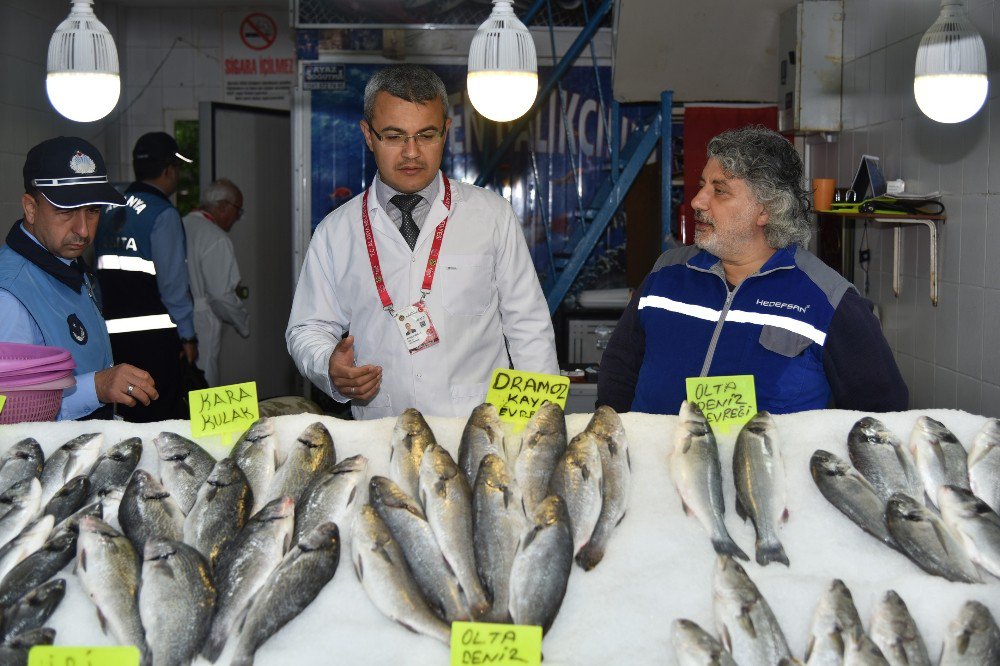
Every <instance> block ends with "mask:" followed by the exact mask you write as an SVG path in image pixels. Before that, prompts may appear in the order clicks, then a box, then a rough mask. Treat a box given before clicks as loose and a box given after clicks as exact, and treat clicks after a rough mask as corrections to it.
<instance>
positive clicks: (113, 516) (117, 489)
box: [97, 484, 180, 530]
mask: <svg viewBox="0 0 1000 666" xmlns="http://www.w3.org/2000/svg"><path fill="white" fill-rule="evenodd" d="M126 485H127V484H126ZM124 496H125V486H111V487H109V488H105V489H104V490H102V491H100V492H99V493H97V501H98V503H100V505H101V516H100V517H101V518H103V519H104V520H106V521H108V525H111V526H112V527H114V528H115V529H116V530H120V529H121V528H122V526H121V522H119V520H118V509H120V508H121V505H122V497H124ZM177 508H178V509H180V507H177Z"/></svg>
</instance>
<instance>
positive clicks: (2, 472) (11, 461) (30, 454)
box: [0, 437, 45, 493]
mask: <svg viewBox="0 0 1000 666" xmlns="http://www.w3.org/2000/svg"><path fill="white" fill-rule="evenodd" d="M44 466H45V454H43V453H42V447H41V446H39V445H38V442H36V441H35V440H34V438H32V437H28V438H27V439H22V440H21V441H19V442H17V443H15V444H13V445H11V447H10V448H9V449H7V451H5V452H4V454H3V456H2V457H0V493H3V492H5V491H6V490H7V489H8V488H10V487H11V486H12V485H14V484H15V483H17V482H18V481H23V480H24V479H30V478H31V477H35V478H38V477H39V476H41V474H42V468H43V467H44Z"/></svg>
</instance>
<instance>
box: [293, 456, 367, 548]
mask: <svg viewBox="0 0 1000 666" xmlns="http://www.w3.org/2000/svg"><path fill="white" fill-rule="evenodd" d="M367 476H368V458H365V457H364V456H362V455H357V456H351V457H350V458H345V459H343V460H341V461H340V462H339V463H337V464H336V466H334V468H333V469H331V470H330V471H329V472H322V473H321V474H319V475H317V476H316V478H314V479H313V480H312V482H311V483H310V484H309V486H308V487H307V488H306V490H305V492H304V493H302V497H301V499H300V501H299V502H298V503H297V504H296V505H295V534H294V535H293V537H292V544H293V545H294V544H295V543H298V541H299V539H301V538H302V537H303V536H305V534H306V533H307V532H311V531H312V530H313V528H316V527H318V526H319V525H321V524H322V523H334V524H336V525H337V527H338V528H339V529H340V538H341V539H342V540H347V539H348V538H350V535H351V525H352V524H353V523H354V515H355V514H356V513H357V510H358V506H359V505H360V504H361V503H362V502H363V501H364V500H363V499H362V497H363V496H364V483H365V480H366V478H367Z"/></svg>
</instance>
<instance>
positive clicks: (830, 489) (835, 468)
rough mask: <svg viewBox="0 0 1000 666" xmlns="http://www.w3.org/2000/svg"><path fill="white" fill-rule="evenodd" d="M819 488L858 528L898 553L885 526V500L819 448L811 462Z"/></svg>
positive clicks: (831, 455) (868, 484) (865, 481)
mask: <svg viewBox="0 0 1000 666" xmlns="http://www.w3.org/2000/svg"><path fill="white" fill-rule="evenodd" d="M809 471H810V472H811V473H812V478H813V481H815V482H816V487H817V488H819V491H820V492H821V493H823V497H825V498H826V499H827V501H829V502H830V504H832V505H833V506H835V507H836V508H837V510H839V511H840V512H841V513H843V514H844V515H845V516H847V517H848V518H850V519H851V520H852V521H853V522H854V524H855V525H857V526H858V527H860V528H861V529H863V530H864V531H865V532H868V534H871V535H872V536H873V537H875V538H876V539H878V540H879V541H881V542H882V543H884V544H885V545H887V546H889V547H890V548H893V549H895V550H899V546H898V545H896V540H895V539H893V538H892V535H891V534H889V528H888V527H886V525H885V501H884V500H883V499H882V498H881V497H880V496H879V494H878V491H876V490H875V488H874V487H873V486H872V484H871V483H869V482H868V479H866V478H865V477H863V476H861V474H860V473H858V471H857V470H856V469H854V468H853V467H851V466H850V465H849V464H847V463H846V462H845V461H844V460H841V459H840V458H839V457H837V456H836V455H834V454H832V453H830V452H829V451H824V450H822V449H817V451H816V452H815V453H813V455H812V458H810V460H809Z"/></svg>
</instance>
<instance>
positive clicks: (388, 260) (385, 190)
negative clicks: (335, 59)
mask: <svg viewBox="0 0 1000 666" xmlns="http://www.w3.org/2000/svg"><path fill="white" fill-rule="evenodd" d="M447 103H448V97H447V92H446V90H445V87H444V83H443V82H442V81H441V79H440V78H439V77H438V76H437V75H436V74H434V73H433V72H431V71H430V70H428V69H426V68H424V67H420V66H416V65H396V66H392V67H388V68H386V69H384V70H381V71H379V72H377V73H376V74H375V76H374V77H372V79H371V81H369V83H368V86H367V87H366V89H365V110H364V119H363V120H362V121H361V131H362V133H363V134H364V138H365V142H366V143H367V145H368V148H369V149H371V151H372V153H373V154H374V156H375V162H376V164H377V165H378V175H377V176H376V177H375V179H374V181H373V182H372V185H371V186H370V187H369V188H368V189H367V190H366V191H365V192H364V193H363V194H361V195H359V196H357V197H355V198H354V199H352V200H351V201H348V202H347V203H346V204H344V205H343V206H341V207H339V208H338V209H337V210H336V211H334V212H333V213H331V214H330V215H328V216H327V217H326V218H325V219H324V220H323V221H322V222H321V223H320V224H319V226H318V227H317V228H316V233H315V234H314V235H313V238H312V242H311V243H310V245H309V250H308V252H307V254H306V258H305V262H304V264H303V266H302V273H301V275H300V276H299V282H298V286H297V287H296V290H295V298H294V300H293V302H292V311H291V316H290V317H289V320H288V328H287V329H286V331H285V339H286V342H287V343H288V351H289V353H290V354H291V356H292V358H293V359H294V360H295V363H296V365H297V366H298V368H299V370H300V371H301V372H302V374H303V375H305V376H306V377H308V378H309V379H310V380H311V381H312V382H313V383H314V384H316V385H317V386H318V387H319V388H321V389H322V390H323V391H325V392H326V393H328V394H329V395H330V396H331V397H333V398H334V399H335V400H338V401H340V402H346V401H347V400H351V407H352V412H353V414H354V416H355V418H362V419H368V418H380V417H385V416H395V415H398V414H400V413H401V412H402V411H403V410H405V409H406V408H408V407H415V408H417V409H419V410H420V411H421V412H423V413H424V414H431V415H437V416H460V417H465V416H468V415H469V413H470V412H471V411H472V409H473V408H474V407H475V406H477V405H479V404H480V403H482V402H483V400H484V399H485V397H486V390H487V388H488V384H489V379H490V376H491V374H492V372H493V370H494V369H495V368H497V367H503V368H509V367H511V366H513V367H514V368H516V369H518V370H527V371H532V372H543V373H551V374H557V373H558V372H559V367H558V364H557V362H556V353H555V340H554V337H553V332H552V320H551V318H550V317H549V312H548V308H547V307H546V304H545V299H544V297H543V295H542V290H541V287H540V286H539V284H538V278H537V276H536V274H535V269H534V266H533V264H532V262H531V257H530V255H529V253H528V248H527V244H526V243H525V240H524V234H523V232H522V231H521V225H520V223H519V222H518V220H517V217H516V216H515V215H514V211H513V209H512V208H511V207H510V204H509V203H508V202H507V201H505V200H504V199H502V198H500V197H499V196H497V195H496V194H494V193H492V192H490V191H488V190H485V189H482V188H478V187H474V186H471V185H467V184H465V183H460V182H456V181H452V180H450V179H448V178H447V177H446V176H445V175H444V174H443V173H441V171H440V166H441V158H442V155H443V154H444V147H445V141H446V139H447V134H448V128H449V127H450V125H451V121H450V119H449V118H448V115H447V109H448V107H447ZM345 333H349V335H347V336H346V337H344V335H345Z"/></svg>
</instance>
